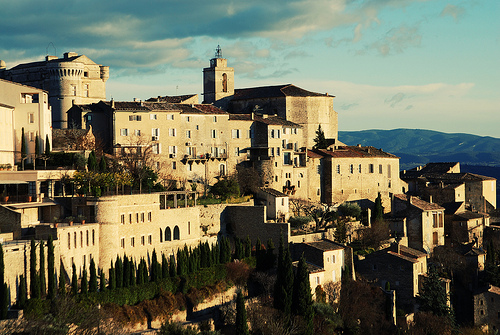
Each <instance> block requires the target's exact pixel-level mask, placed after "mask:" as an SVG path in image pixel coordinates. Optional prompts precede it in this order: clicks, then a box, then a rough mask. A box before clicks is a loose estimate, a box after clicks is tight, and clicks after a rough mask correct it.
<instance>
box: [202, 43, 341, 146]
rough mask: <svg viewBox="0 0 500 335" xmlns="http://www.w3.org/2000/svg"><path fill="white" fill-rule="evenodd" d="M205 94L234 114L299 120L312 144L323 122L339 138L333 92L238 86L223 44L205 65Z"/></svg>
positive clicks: (329, 134)
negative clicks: (252, 114)
mask: <svg viewBox="0 0 500 335" xmlns="http://www.w3.org/2000/svg"><path fill="white" fill-rule="evenodd" d="M203 97H204V103H207V104H212V103H213V104H214V105H216V106H218V107H221V108H222V109H224V110H227V111H228V112H230V113H232V114H250V113H252V112H255V113H259V114H264V115H277V116H279V117H280V118H282V119H284V120H287V121H290V122H293V123H296V124H299V125H300V126H302V127H303V128H304V135H303V136H304V140H305V144H306V146H307V147H309V148H310V147H312V146H313V145H314V141H313V140H314V138H315V137H316V130H318V126H320V125H321V128H322V129H323V131H324V133H325V137H326V138H329V139H334V140H336V139H337V138H338V115H337V112H335V111H334V109H333V98H334V96H330V95H328V93H326V94H322V93H315V92H310V91H306V90H304V89H302V88H299V87H297V86H294V85H291V84H286V85H279V86H262V87H253V88H244V89H235V84H234V69H233V68H232V67H228V66H227V59H225V58H223V57H222V50H221V49H220V46H218V47H217V50H216V53H215V56H214V58H212V59H211V60H210V66H209V67H208V68H205V69H203Z"/></svg>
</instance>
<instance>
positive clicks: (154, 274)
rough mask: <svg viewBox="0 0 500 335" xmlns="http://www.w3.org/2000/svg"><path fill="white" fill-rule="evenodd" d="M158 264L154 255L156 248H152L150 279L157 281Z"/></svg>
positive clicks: (158, 275)
mask: <svg viewBox="0 0 500 335" xmlns="http://www.w3.org/2000/svg"><path fill="white" fill-rule="evenodd" d="M159 265H160V264H159V263H158V258H157V256H156V249H153V254H152V255H151V269H150V272H151V281H153V282H157V281H158V279H160V271H159V270H160V269H159V267H160V266H159Z"/></svg>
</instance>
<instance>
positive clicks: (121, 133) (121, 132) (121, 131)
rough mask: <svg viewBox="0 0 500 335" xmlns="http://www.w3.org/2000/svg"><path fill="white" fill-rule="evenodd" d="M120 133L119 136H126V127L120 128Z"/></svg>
mask: <svg viewBox="0 0 500 335" xmlns="http://www.w3.org/2000/svg"><path fill="white" fill-rule="evenodd" d="M120 135H121V136H128V129H126V128H122V129H120Z"/></svg>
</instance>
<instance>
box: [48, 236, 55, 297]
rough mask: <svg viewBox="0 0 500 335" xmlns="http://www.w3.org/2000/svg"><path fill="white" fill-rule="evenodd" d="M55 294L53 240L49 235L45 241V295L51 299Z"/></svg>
mask: <svg viewBox="0 0 500 335" xmlns="http://www.w3.org/2000/svg"><path fill="white" fill-rule="evenodd" d="M55 296H56V270H55V265H54V241H53V239H52V235H49V240H48V242H47V297H48V298H49V299H53V298H55Z"/></svg>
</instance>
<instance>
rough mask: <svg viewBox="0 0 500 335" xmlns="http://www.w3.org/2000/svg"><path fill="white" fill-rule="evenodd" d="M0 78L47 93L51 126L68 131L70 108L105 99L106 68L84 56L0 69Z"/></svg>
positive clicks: (71, 55)
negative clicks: (50, 110)
mask: <svg viewBox="0 0 500 335" xmlns="http://www.w3.org/2000/svg"><path fill="white" fill-rule="evenodd" d="M0 78H3V79H7V80H11V81H14V82H17V83H21V84H25V85H30V86H33V87H37V88H39V89H43V90H46V91H48V95H49V97H48V101H47V103H48V104H50V106H52V126H53V127H54V128H68V126H69V124H68V123H67V116H66V112H67V111H68V110H69V109H70V108H71V106H72V105H73V104H88V103H91V102H97V101H100V100H105V99H106V81H107V80H108V78H109V67H108V66H102V65H99V64H96V63H94V62H93V61H92V60H90V59H89V58H88V57H86V56H85V55H78V54H77V53H75V52H66V53H64V56H63V58H58V57H57V56H46V58H45V60H44V61H40V62H33V63H26V64H20V65H17V66H15V67H13V68H11V69H8V70H7V69H5V68H0ZM0 91H1V90H0Z"/></svg>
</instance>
